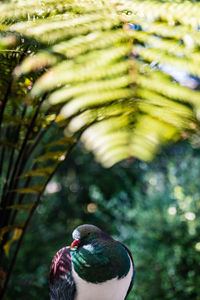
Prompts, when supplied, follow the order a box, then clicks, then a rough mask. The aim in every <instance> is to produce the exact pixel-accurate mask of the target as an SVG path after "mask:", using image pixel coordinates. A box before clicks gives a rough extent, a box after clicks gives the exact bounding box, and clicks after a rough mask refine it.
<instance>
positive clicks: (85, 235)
mask: <svg viewBox="0 0 200 300" xmlns="http://www.w3.org/2000/svg"><path fill="white" fill-rule="evenodd" d="M72 237H73V239H74V241H73V242H72V244H71V250H76V249H78V248H79V247H80V246H83V245H86V244H89V243H91V242H92V240H95V239H111V238H110V237H109V236H108V235H107V234H106V233H104V232H103V231H102V230H101V229H99V228H98V227H97V226H94V225H90V224H84V225H81V226H78V227H77V228H76V229H75V230H74V231H73V233H72Z"/></svg>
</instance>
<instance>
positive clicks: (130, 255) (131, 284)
mask: <svg viewBox="0 0 200 300" xmlns="http://www.w3.org/2000/svg"><path fill="white" fill-rule="evenodd" d="M119 243H120V242H119ZM120 244H121V245H122V246H123V247H124V248H125V249H126V251H127V252H128V255H129V257H130V259H131V261H132V264H133V274H132V278H131V282H130V285H129V288H128V291H127V294H126V297H125V299H126V298H127V296H128V294H129V293H130V291H131V289H132V287H133V284H134V277H135V265H134V261H133V257H132V254H131V252H130V250H129V249H128V248H127V247H126V246H125V245H124V244H122V243H120Z"/></svg>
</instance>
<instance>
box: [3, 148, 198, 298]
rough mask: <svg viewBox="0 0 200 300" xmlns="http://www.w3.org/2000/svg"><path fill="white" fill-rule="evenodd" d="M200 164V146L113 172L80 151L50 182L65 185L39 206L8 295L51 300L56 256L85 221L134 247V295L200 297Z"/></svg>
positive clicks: (168, 152)
mask: <svg viewBox="0 0 200 300" xmlns="http://www.w3.org/2000/svg"><path fill="white" fill-rule="evenodd" d="M199 163H200V153H199V151H197V150H193V149H191V147H189V146H188V145H176V146H174V147H173V148H170V149H166V151H165V152H164V153H163V154H162V155H160V156H159V157H158V158H157V159H156V160H154V161H153V163H151V164H146V163H144V162H139V161H134V162H131V161H126V162H123V163H121V164H118V165H116V166H114V167H112V168H111V169H109V170H107V169H103V168H102V167H101V166H100V165H98V164H96V163H95V162H94V161H93V160H92V157H91V155H89V154H87V153H83V150H82V149H80V148H79V149H78V148H77V149H76V151H75V152H74V153H73V154H72V156H71V160H70V161H69V162H68V163H67V164H65V163H63V165H62V167H61V168H60V169H59V171H58V172H57V173H56V176H55V178H54V179H53V180H52V182H51V183H50V186H51V185H52V186H53V185H57V187H59V189H57V191H56V189H55V190H54V192H55V193H52V191H53V190H51V189H50V186H49V187H48V188H47V190H46V195H45V197H44V201H43V203H41V205H40V206H39V207H38V209H37V211H36V214H35V218H34V219H33V221H32V223H31V225H30V228H29V231H28V232H27V235H26V237H25V241H24V247H23V248H22V250H21V252H20V254H19V260H18V262H17V265H16V268H15V271H14V274H13V277H12V280H11V282H10V288H9V292H8V299H13V298H14V297H16V298H19V299H20V298H21V297H22V296H24V297H26V298H29V299H38V298H39V297H40V298H41V299H48V272H49V266H50V262H51V259H52V257H53V255H54V254H55V253H56V251H57V250H58V249H60V248H62V247H63V246H65V245H69V244H70V243H71V241H72V237H71V232H72V230H73V229H74V228H75V227H76V226H77V225H79V224H82V223H92V224H96V225H98V226H100V227H102V228H103V229H104V230H106V231H107V232H109V233H110V234H112V235H113V236H114V237H115V238H117V239H119V240H121V241H123V242H124V243H126V245H127V246H129V247H130V249H131V251H132V253H133V257H134V260H135V265H136V277H135V285H134V288H133V291H132V292H131V294H130V296H129V298H128V299H129V300H134V299H137V300H143V299H147V300H152V299H156V300H160V299H166V300H167V299H175V300H179V299H185V300H186V299H198V298H199V295H200V290H199V286H200V284H199V283H200V282H199V280H200V271H199V263H200V261H199V251H200V244H199V224H200V220H199V216H200V214H199V210H200V206H199V197H200V193H199V191H200V188H199V175H200V174H199ZM191 165H192V168H190V172H188V166H191ZM38 245H40V247H39V246H38ZM33 270H34V272H33ZM30 286H31V287H32V288H30Z"/></svg>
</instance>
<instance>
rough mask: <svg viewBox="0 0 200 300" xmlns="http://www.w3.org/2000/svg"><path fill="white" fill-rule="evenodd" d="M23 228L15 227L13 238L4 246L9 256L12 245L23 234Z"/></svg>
mask: <svg viewBox="0 0 200 300" xmlns="http://www.w3.org/2000/svg"><path fill="white" fill-rule="evenodd" d="M22 232H23V230H22V229H20V228H15V229H14V231H13V236H12V238H11V239H10V240H9V241H8V242H7V243H6V244H5V245H4V246H3V249H4V251H5V253H6V255H7V256H9V251H10V246H11V245H12V243H13V242H14V241H17V240H18V239H19V238H20V237H21V235H22Z"/></svg>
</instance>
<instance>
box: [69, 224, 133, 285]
mask: <svg viewBox="0 0 200 300" xmlns="http://www.w3.org/2000/svg"><path fill="white" fill-rule="evenodd" d="M86 226H88V228H87V227H86ZM80 227H81V228H80V229H79V228H78V230H76V232H74V233H73V237H74V238H76V239H79V240H80V245H79V246H78V247H75V248H73V249H71V256H72V263H73V267H74V270H75V272H76V273H77V274H78V275H79V276H80V277H81V278H82V279H84V280H86V281H89V282H92V283H101V282H104V281H107V280H110V279H113V278H116V277H117V278H122V277H124V276H126V275H127V273H128V271H129V269H130V258H129V256H128V254H127V251H126V249H125V248H124V247H123V245H121V244H120V243H119V242H117V241H115V240H113V239H112V238H110V237H109V236H107V235H106V234H105V233H104V232H103V231H101V230H100V229H99V228H97V227H95V226H92V225H85V227H84V228H82V226H80Z"/></svg>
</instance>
